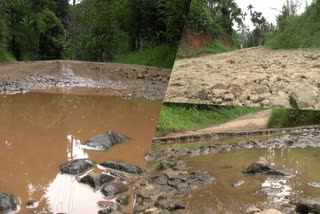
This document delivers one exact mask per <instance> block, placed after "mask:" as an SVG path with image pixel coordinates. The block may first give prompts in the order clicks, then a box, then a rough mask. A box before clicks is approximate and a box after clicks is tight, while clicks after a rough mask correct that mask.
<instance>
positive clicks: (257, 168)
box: [243, 158, 290, 176]
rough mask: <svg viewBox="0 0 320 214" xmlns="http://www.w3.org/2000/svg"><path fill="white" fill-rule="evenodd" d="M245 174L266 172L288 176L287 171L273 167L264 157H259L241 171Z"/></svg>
mask: <svg viewBox="0 0 320 214" xmlns="http://www.w3.org/2000/svg"><path fill="white" fill-rule="evenodd" d="M243 173H246V174H255V175H256V174H267V175H280V176H289V175H290V174H289V173H286V172H283V171H280V170H277V169H274V168H273V167H271V166H270V165H269V163H268V162H267V160H266V159H265V158H260V159H259V160H258V161H256V162H254V163H253V164H251V165H250V166H249V167H248V168H247V169H245V170H244V171H243Z"/></svg>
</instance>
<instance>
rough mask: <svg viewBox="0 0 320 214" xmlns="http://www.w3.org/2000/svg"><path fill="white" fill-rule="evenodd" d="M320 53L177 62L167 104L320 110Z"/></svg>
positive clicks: (266, 52)
mask: <svg viewBox="0 0 320 214" xmlns="http://www.w3.org/2000/svg"><path fill="white" fill-rule="evenodd" d="M319 86H320V49H292V50H271V49H268V48H265V47H258V48H250V49H242V50H237V51H233V52H228V53H223V54H213V55H208V56H203V57H199V58H192V59H182V60H177V61H176V63H175V66H174V68H173V71H172V75H171V79H170V82H169V87H168V90H167V94H166V98H165V100H166V101H167V102H188V103H206V104H226V105H243V106H252V107H257V106H264V107H285V108H300V109H320V90H319Z"/></svg>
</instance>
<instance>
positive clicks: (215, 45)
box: [204, 40, 236, 53]
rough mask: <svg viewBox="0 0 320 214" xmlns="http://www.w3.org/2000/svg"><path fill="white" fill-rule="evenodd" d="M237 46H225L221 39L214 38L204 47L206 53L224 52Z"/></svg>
mask: <svg viewBox="0 0 320 214" xmlns="http://www.w3.org/2000/svg"><path fill="white" fill-rule="evenodd" d="M235 49H236V48H235V47H231V48H229V47H225V46H224V45H223V44H222V43H221V42H220V41H219V40H213V41H212V42H211V43H210V44H209V46H208V47H207V48H205V49H204V51H205V52H206V53H223V52H227V51H232V50H235Z"/></svg>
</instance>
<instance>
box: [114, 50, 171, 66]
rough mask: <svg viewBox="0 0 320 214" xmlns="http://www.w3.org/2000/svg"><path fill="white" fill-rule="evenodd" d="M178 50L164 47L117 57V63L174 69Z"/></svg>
mask: <svg viewBox="0 0 320 214" xmlns="http://www.w3.org/2000/svg"><path fill="white" fill-rule="evenodd" d="M176 52H177V48H175V47H170V46H168V45H162V46H158V47H155V48H151V49H145V50H141V51H136V52H132V53H128V54H125V55H120V56H117V57H116V59H115V62H118V63H126V64H138V65H148V66H158V67H163V68H172V67H173V63H174V60H175V56H176Z"/></svg>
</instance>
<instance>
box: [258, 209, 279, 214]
mask: <svg viewBox="0 0 320 214" xmlns="http://www.w3.org/2000/svg"><path fill="white" fill-rule="evenodd" d="M256 214H283V213H282V212H280V211H279V210H276V209H266V210H263V211H261V212H257V213H256Z"/></svg>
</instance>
